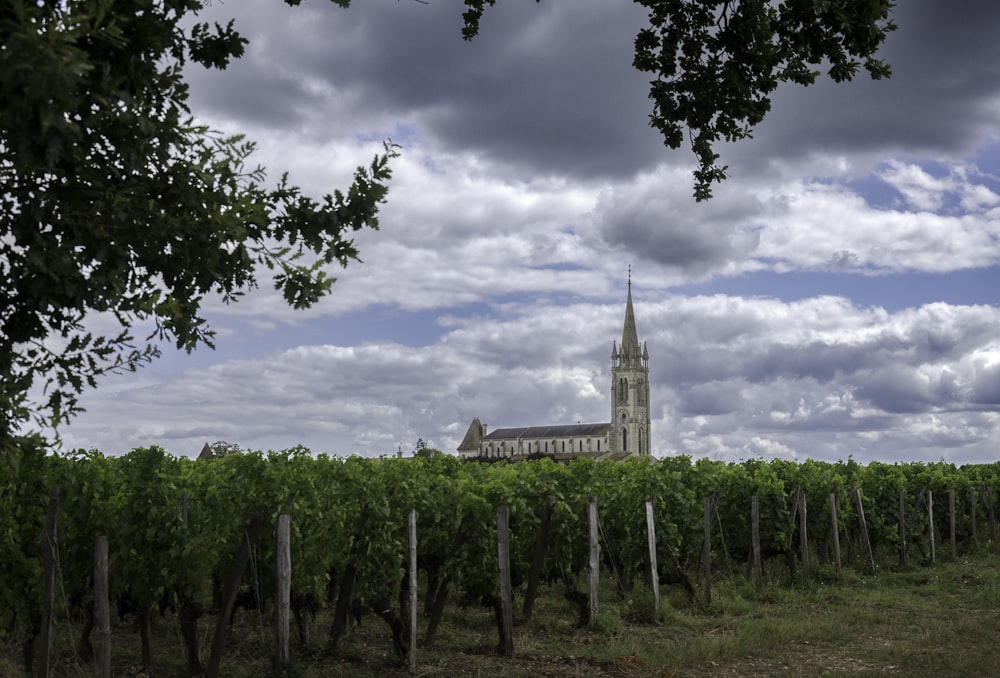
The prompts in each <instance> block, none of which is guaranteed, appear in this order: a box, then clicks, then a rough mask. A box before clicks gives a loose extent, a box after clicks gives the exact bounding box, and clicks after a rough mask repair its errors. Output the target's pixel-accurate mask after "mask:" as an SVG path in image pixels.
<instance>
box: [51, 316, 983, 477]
mask: <svg viewBox="0 0 1000 678" xmlns="http://www.w3.org/2000/svg"><path fill="white" fill-rule="evenodd" d="M636 315H637V322H638V325H639V333H640V337H641V339H642V340H645V341H646V342H647V344H648V346H649V351H650V356H651V357H650V366H651V375H650V382H651V386H652V395H651V404H652V407H653V418H654V423H653V446H654V450H656V451H657V452H658V453H659V454H667V453H676V452H684V453H690V454H708V455H715V456H719V455H728V457H729V458H741V457H745V456H747V455H758V454H759V455H764V456H782V457H790V456H798V457H805V456H811V457H817V458H827V459H837V458H846V457H847V456H849V455H853V456H854V457H855V458H857V459H870V458H882V459H892V458H897V456H898V455H901V454H906V455H908V457H907V458H915V459H925V460H927V459H931V460H933V459H937V458H938V457H939V456H940V450H939V449H938V448H940V447H947V448H948V449H953V450H955V451H956V452H955V453H956V454H965V453H968V454H970V455H975V454H979V455H986V454H987V447H988V445H989V444H990V441H991V440H992V439H993V438H996V435H997V434H996V427H997V425H998V424H1000V403H998V400H1000V398H998V393H1000V391H998V390H997V388H996V386H995V384H996V383H997V376H998V374H1000V372H998V369H1000V357H998V356H1000V353H998V349H997V345H996V339H995V337H996V336H997V334H998V331H1000V310H998V309H997V308H995V307H985V306H979V307H974V306H968V307H963V306H952V305H946V304H933V305H927V306H924V307H921V308H918V309H909V310H905V311H900V312H896V313H888V312H886V311H882V310H880V309H859V308H856V307H854V306H852V305H851V304H850V303H848V302H846V301H845V300H843V299H838V298H818V299H808V300H803V301H799V302H794V303H787V302H781V301H779V300H775V299H741V298H737V297H723V296H714V297H691V298H686V297H670V298H667V299H663V300H660V301H655V302H654V301H644V300H642V299H641V298H639V299H637V304H636ZM621 322H622V304H621V301H619V302H617V303H613V304H603V305H596V304H590V303H579V304H572V305H552V304H544V303H540V304H536V305H524V306H519V307H518V309H517V310H516V311H514V312H512V313H510V314H509V315H505V314H497V315H493V316H490V317H489V318H479V317H468V318H458V317H456V318H453V320H452V323H453V324H452V325H451V326H450V327H449V329H448V330H447V331H446V333H444V335H443V336H442V337H441V338H440V340H439V341H437V342H436V343H434V344H432V345H428V346H423V347H408V346H403V345H401V344H398V343H394V342H379V343H370V344H364V345H357V346H335V345H303V346H299V347H297V348H294V349H291V350H286V351H279V352H276V353H274V354H271V355H268V356H262V357H258V358H253V359H248V360H233V361H229V362H226V363H223V364H219V365H214V366H210V367H206V368H204V369H192V370H187V371H185V372H183V373H181V374H179V375H174V376H169V377H163V380H162V381H161V382H160V383H155V384H150V383H149V382H147V383H146V384H145V385H143V386H142V387H139V388H135V389H132V390H129V391H124V392H123V391H122V390H120V389H116V390H106V391H101V392H99V393H100V395H96V394H91V395H90V396H88V399H87V402H86V403H85V404H86V405H87V406H88V407H89V408H90V409H91V412H90V413H89V414H88V415H86V417H84V418H83V419H82V420H81V422H80V423H81V424H82V425H81V426H77V425H74V427H73V429H72V435H69V436H67V439H68V442H70V444H72V439H73V437H74V436H77V435H84V434H85V435H86V436H90V437H91V439H95V440H99V441H102V444H103V443H104V442H107V444H108V446H107V447H106V448H104V449H106V450H108V451H124V450H126V449H128V448H129V446H132V445H138V444H143V445H145V444H154V443H155V444H161V445H166V446H167V447H168V448H169V449H172V450H175V451H177V452H178V453H196V452H197V450H198V449H200V447H201V445H202V444H204V442H206V441H207V440H218V439H226V440H231V441H232V442H236V443H239V444H241V445H244V446H247V447H256V446H274V445H276V444H279V442H278V441H282V442H281V443H280V444H283V445H284V446H291V445H292V444H298V443H303V444H306V445H307V446H308V447H310V448H312V449H314V450H315V451H328V452H334V453H352V452H358V453H364V454H379V453H389V452H393V451H395V449H396V448H397V447H398V446H399V445H404V446H405V445H408V444H409V441H411V439H412V440H416V438H417V437H423V438H424V439H425V440H428V441H430V443H431V444H432V445H434V446H437V447H440V448H442V449H446V450H453V449H454V448H455V446H457V444H458V442H459V440H460V439H461V436H462V435H463V434H464V432H465V428H466V427H467V426H468V422H469V421H471V420H472V418H473V417H479V418H480V419H482V420H483V421H484V423H487V425H489V426H491V427H496V426H516V425H532V424H548V423H572V422H576V421H582V422H599V421H603V420H606V419H607V417H608V408H609V403H608V395H607V393H608V390H609V380H610V376H609V375H610V371H609V369H610V368H609V361H610V358H609V356H610V342H611V340H613V339H617V334H618V333H619V332H620V331H621ZM818 347H824V348H822V349H820V348H818ZM160 413H163V415H162V416H161V414H160ZM137 421H140V422H143V425H142V426H141V427H136V425H135V422H137ZM178 422H183V424H178ZM407 449H408V448H407Z"/></svg>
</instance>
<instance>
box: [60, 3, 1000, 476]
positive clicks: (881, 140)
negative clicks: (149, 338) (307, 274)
mask: <svg viewBox="0 0 1000 678" xmlns="http://www.w3.org/2000/svg"><path fill="white" fill-rule="evenodd" d="M355 5H356V6H353V7H351V8H350V9H347V10H344V9H341V8H338V7H337V6H335V5H334V4H332V3H330V2H323V1H321V0H307V1H306V2H303V3H302V5H301V6H299V7H297V8H290V7H287V6H286V5H285V4H284V3H282V2H278V1H277V0H239V1H238V2H235V1H234V2H226V3H222V2H218V1H216V2H213V3H212V4H211V6H210V7H209V8H208V10H207V11H206V12H205V16H206V17H208V18H209V19H210V20H217V21H220V22H224V21H227V20H228V19H229V18H230V17H235V18H236V26H237V28H238V29H239V30H240V31H241V32H242V33H243V34H244V35H245V36H246V37H247V38H249V40H250V45H249V47H248V51H247V54H246V57H245V58H244V59H242V60H241V61H239V62H237V63H234V64H232V65H231V66H230V68H229V69H228V70H226V71H224V72H206V71H202V70H199V71H195V70H192V71H191V72H190V73H189V79H190V83H191V94H192V108H193V111H194V112H195V114H196V115H197V116H198V117H199V118H200V119H201V120H202V121H204V122H206V123H208V124H210V125H212V126H214V127H216V128H219V129H223V130H226V131H229V132H242V133H246V134H247V135H248V136H249V137H250V138H251V139H254V140H256V141H257V142H258V143H259V152H258V153H257V155H256V156H255V158H254V159H255V160H256V162H259V163H260V164H262V165H264V166H265V167H266V168H267V169H268V171H269V177H271V178H273V179H277V178H278V177H279V176H280V175H281V173H282V172H284V171H287V172H289V175H290V178H291V180H292V181H293V182H294V183H298V184H299V185H301V186H303V187H304V188H305V189H306V190H307V191H308V192H310V193H311V194H313V195H314V196H315V197H319V196H321V195H322V194H324V193H327V192H332V191H333V190H334V189H336V188H343V187H346V186H347V184H348V183H349V181H350V178H351V174H352V171H353V168H354V167H356V166H357V165H359V164H363V163H366V162H368V161H369V160H370V159H371V157H372V156H373V155H374V154H375V153H376V152H377V151H378V150H379V149H380V148H381V143H382V141H383V140H386V139H392V140H393V141H394V142H397V143H400V144H401V145H402V156H401V157H400V158H399V159H398V160H396V161H395V163H394V165H393V167H394V172H395V176H394V179H393V181H392V186H391V190H390V195H389V201H388V203H387V204H386V205H385V207H384V209H383V211H382V216H381V229H380V230H379V231H377V232H375V231H372V232H366V233H362V234H361V235H360V236H359V237H358V239H357V242H358V244H359V246H360V251H361V258H362V259H363V263H355V264H352V265H351V266H349V267H348V268H347V269H345V270H339V269H338V270H336V271H334V273H335V275H337V277H338V282H337V283H336V284H335V285H334V292H333V294H332V295H331V296H330V297H329V298H328V299H326V300H324V301H323V302H322V303H320V304H319V305H318V306H316V307H315V308H314V309H311V310H309V311H306V312H300V311H292V310H290V309H288V308H287V307H285V306H283V304H282V302H281V299H280V296H279V295H278V294H276V293H274V291H273V290H272V289H270V287H269V286H268V285H262V287H261V289H260V290H258V291H257V292H255V293H253V294H251V295H249V296H247V297H246V298H245V299H244V300H242V301H241V302H240V303H238V304H236V305H234V306H230V307H225V306H222V305H221V304H218V303H212V304H210V309H209V316H208V317H209V319H210V321H211V323H212V324H213V325H214V327H215V328H216V329H217V330H218V332H219V337H218V342H217V350H215V351H209V350H199V351H197V352H196V353H195V354H193V355H186V354H183V353H176V352H173V351H172V350H170V349H169V348H168V349H167V350H166V351H165V355H164V357H163V358H162V359H161V360H159V361H158V362H156V363H155V364H154V365H152V366H150V367H148V368H146V369H144V370H142V371H140V372H139V373H138V374H135V375H129V376H127V377H115V378H111V379H107V380H105V381H104V382H103V384H102V385H101V387H100V388H99V389H98V390H97V391H95V392H92V393H89V394H88V395H87V397H86V398H85V399H84V400H83V404H84V406H85V407H87V409H88V412H87V413H86V414H84V415H81V416H80V417H79V418H78V419H77V420H76V421H75V422H74V423H73V424H72V425H70V426H69V427H67V428H66V429H65V430H64V431H63V435H64V440H65V444H66V446H68V447H87V448H90V447H94V448H97V449H100V450H102V451H104V452H105V453H110V454H117V453H122V452H126V451H128V450H130V449H132V448H134V447H137V446H144V445H153V444H155V445H161V446H163V447H165V448H166V449H167V450H169V451H170V452H172V453H174V454H178V455H193V454H197V453H198V451H199V450H200V448H201V446H202V445H203V444H204V443H206V442H214V441H218V440H225V441H229V442H232V443H236V444H238V445H240V446H242V447H246V448H252V449H265V450H266V449H276V450H277V449H284V448H288V447H292V446H294V445H298V444H302V445H305V446H307V447H309V448H310V449H312V450H313V451H315V452H328V453H333V454H352V453H357V454H363V455H378V454H384V453H393V452H395V451H396V450H397V449H400V448H401V449H402V450H403V451H404V452H406V453H410V452H412V450H413V447H414V444H415V443H416V441H417V439H418V438H423V439H424V440H425V441H427V442H428V443H429V444H430V445H431V446H433V447H437V448H440V449H442V450H445V451H449V452H454V450H455V448H456V446H457V445H458V443H459V442H460V440H461V438H462V436H463V434H464V433H465V430H466V428H467V427H468V425H469V422H470V421H471V420H472V418H473V417H479V418H480V419H481V420H482V421H483V422H484V423H485V424H487V425H488V426H489V427H490V428H497V427H507V426H526V425H541V424H563V423H575V422H578V421H579V422H585V423H586V422H601V421H609V418H610V416H611V413H610V402H609V395H608V393H609V390H610V379H611V377H610V355H611V346H612V341H614V340H620V337H621V331H622V322H623V317H624V302H625V297H626V293H627V277H628V268H629V266H631V267H632V293H633V298H634V301H635V314H636V322H637V325H638V331H639V337H640V340H642V341H645V342H646V343H647V346H648V350H649V355H650V360H649V364H650V382H651V397H650V399H651V409H652V420H653V422H652V427H653V430H652V436H651V439H652V447H653V451H654V454H655V455H657V456H667V455H674V454H690V455H693V456H696V457H701V456H708V457H711V458H714V459H723V460H739V459H746V458H751V457H763V458H765V459H770V458H774V457H782V458H794V459H800V460H801V459H805V458H810V457H811V458H816V459H822V460H828V461H836V460H839V459H844V460H846V459H847V458H848V457H849V456H853V458H854V459H855V460H858V461H861V462H868V461H871V460H876V459H877V460H883V461H938V460H941V459H944V460H948V461H953V462H955V463H959V464H961V463H972V462H987V461H993V460H996V459H997V457H998V453H1000V305H998V301H1000V299H998V295H1000V292H998V290H1000V40H997V39H996V27H997V26H998V25H1000V3H941V2H932V1H930V0H922V1H917V2H903V3H900V4H899V6H898V7H897V9H896V13H895V18H896V21H897V23H898V26H899V30H898V31H896V32H895V33H893V34H891V35H890V36H889V38H888V42H887V43H886V45H885V48H884V51H883V56H884V57H885V58H886V59H887V60H888V61H889V62H890V63H891V65H892V68H893V77H892V79H891V80H888V81H879V82H872V81H869V80H867V79H864V78H863V79H860V80H858V81H857V82H854V83H849V84H842V85H835V84H833V83H830V82H827V81H822V82H820V83H819V84H817V85H815V86H813V87H809V88H800V87H795V86H786V87H783V88H781V89H779V91H778V92H777V93H776V95H775V97H774V103H773V109H772V112H771V114H770V115H769V117H768V118H767V119H766V120H765V121H764V123H763V124H762V125H761V126H760V127H759V128H758V129H757V131H756V133H755V135H754V139H752V140H749V141H746V142H742V143H740V144H737V145H729V146H725V147H722V148H721V149H719V150H721V153H722V162H723V163H725V164H728V165H729V166H730V174H731V179H729V181H727V182H726V183H725V184H724V185H722V186H721V187H719V188H716V189H715V198H714V199H712V200H711V201H709V202H707V203H696V202H695V201H694V200H693V198H692V177H691V170H692V167H693V156H692V155H691V153H690V151H687V150H680V151H668V150H666V149H665V148H664V147H663V144H662V141H661V139H660V137H659V136H658V134H657V133H656V132H654V131H653V130H652V129H650V128H649V126H648V122H647V121H648V115H649V112H650V110H651V104H650V102H649V100H648V99H647V91H646V90H647V79H648V78H647V77H646V76H644V75H642V74H640V73H638V72H636V71H634V70H633V69H632V67H631V61H632V43H633V39H634V36H635V33H636V31H637V30H638V28H639V27H641V26H642V25H643V23H644V20H645V14H644V12H643V10H642V8H641V7H638V6H635V5H632V4H629V3H626V2H607V1H606V0H593V1H582V0H572V1H569V0H542V1H541V3H539V4H536V3H535V2H531V1H530V0H520V1H514V0H508V1H507V2H503V3H500V4H499V6H497V7H495V8H491V9H488V10H487V12H486V14H485V16H484V19H483V24H482V30H481V34H480V36H479V37H478V38H477V39H475V40H474V41H472V42H471V43H468V42H464V41H462V40H461V37H460V28H461V11H462V8H461V6H460V5H459V4H458V3H456V2H450V1H446V0H428V2H427V3H422V2H415V1H410V0H402V1H399V2H395V1H392V0H367V1H366V2H356V3H355Z"/></svg>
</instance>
